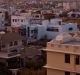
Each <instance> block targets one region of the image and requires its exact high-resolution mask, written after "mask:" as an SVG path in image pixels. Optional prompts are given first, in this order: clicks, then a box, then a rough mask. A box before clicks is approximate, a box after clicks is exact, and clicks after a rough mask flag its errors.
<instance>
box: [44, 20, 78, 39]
mask: <svg viewBox="0 0 80 75" xmlns="http://www.w3.org/2000/svg"><path fill="white" fill-rule="evenodd" d="M43 25H45V26H46V36H47V38H48V39H53V38H54V37H56V36H57V35H58V34H60V33H64V32H76V31H78V28H77V24H76V23H63V22H62V20H61V19H52V20H50V21H45V22H43Z"/></svg>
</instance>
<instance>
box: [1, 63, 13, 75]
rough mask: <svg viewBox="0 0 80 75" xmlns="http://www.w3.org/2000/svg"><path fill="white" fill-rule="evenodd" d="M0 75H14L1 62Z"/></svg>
mask: <svg viewBox="0 0 80 75" xmlns="http://www.w3.org/2000/svg"><path fill="white" fill-rule="evenodd" d="M0 75H12V72H11V71H10V70H9V69H8V68H7V67H6V66H5V64H4V63H1V62H0Z"/></svg>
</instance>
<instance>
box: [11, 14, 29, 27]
mask: <svg viewBox="0 0 80 75" xmlns="http://www.w3.org/2000/svg"><path fill="white" fill-rule="evenodd" d="M28 23H29V18H28V17H27V16H24V15H12V16H11V27H14V28H15V27H20V26H22V25H26V24H28Z"/></svg>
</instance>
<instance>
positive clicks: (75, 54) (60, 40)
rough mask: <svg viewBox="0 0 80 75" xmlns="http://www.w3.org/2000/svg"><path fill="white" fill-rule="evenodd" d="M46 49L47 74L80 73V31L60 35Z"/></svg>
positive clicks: (69, 74) (73, 74) (76, 74)
mask: <svg viewBox="0 0 80 75" xmlns="http://www.w3.org/2000/svg"><path fill="white" fill-rule="evenodd" d="M44 50H45V51H46V52H47V65H46V66H45V67H46V68H47V75H80V32H77V33H65V34H61V35H58V36H57V37H56V38H55V39H53V40H52V41H50V42H48V43H47V47H46V49H44Z"/></svg>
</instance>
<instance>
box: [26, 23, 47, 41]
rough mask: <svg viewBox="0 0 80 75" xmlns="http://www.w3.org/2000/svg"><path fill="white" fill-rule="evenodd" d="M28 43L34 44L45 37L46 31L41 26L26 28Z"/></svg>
mask: <svg viewBox="0 0 80 75" xmlns="http://www.w3.org/2000/svg"><path fill="white" fill-rule="evenodd" d="M26 31H27V33H26V34H27V39H28V42H34V41H37V40H40V39H42V38H44V37H45V34H46V29H45V27H44V26H43V25H38V24H35V25H31V26H27V27H26Z"/></svg>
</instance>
